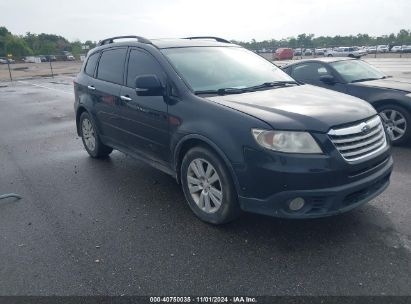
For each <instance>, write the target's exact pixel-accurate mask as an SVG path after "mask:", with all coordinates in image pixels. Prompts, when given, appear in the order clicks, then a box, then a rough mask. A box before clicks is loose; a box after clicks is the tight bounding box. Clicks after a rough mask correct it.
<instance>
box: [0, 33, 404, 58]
mask: <svg viewBox="0 0 411 304" xmlns="http://www.w3.org/2000/svg"><path fill="white" fill-rule="evenodd" d="M232 42H234V43H237V44H239V45H242V46H244V47H246V48H248V49H251V50H261V49H272V50H273V49H276V48H278V47H290V48H325V47H335V46H354V45H355V46H374V45H380V44H384V45H411V30H405V29H402V30H400V31H399V32H398V33H397V34H394V33H392V34H389V35H382V36H378V37H373V36H370V35H368V34H357V35H355V36H354V35H349V36H340V35H337V36H334V37H331V36H319V37H315V36H314V34H300V35H298V36H297V37H288V38H284V39H281V40H276V39H270V40H264V41H256V40H255V39H252V40H251V41H249V42H244V41H237V40H232ZM83 45H87V46H88V47H89V48H93V47H94V46H95V45H96V42H93V41H91V40H87V41H85V42H84V43H82V42H81V41H79V40H77V41H73V42H69V41H68V40H67V39H66V38H64V37H62V36H59V35H53V34H45V33H41V34H33V33H30V32H28V33H26V34H25V35H13V34H12V33H11V32H10V31H9V30H8V29H7V28H6V27H4V26H0V56H1V57H5V56H7V54H12V55H13V57H16V58H17V57H22V56H29V55H60V54H61V53H62V52H63V51H68V52H71V53H72V54H74V55H78V54H83V53H85V52H86V51H85V50H83V49H82V46H83Z"/></svg>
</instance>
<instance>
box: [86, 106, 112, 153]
mask: <svg viewBox="0 0 411 304" xmlns="http://www.w3.org/2000/svg"><path fill="white" fill-rule="evenodd" d="M79 122H80V135H81V139H82V140H83V145H84V148H86V151H87V152H88V154H89V155H90V156H91V157H93V158H103V157H107V156H108V155H109V154H110V153H111V152H112V151H113V149H112V148H111V147H108V146H106V145H105V144H103V143H102V142H101V140H100V137H99V135H98V133H97V129H96V127H95V125H94V123H93V121H92V119H91V117H90V115H89V114H88V113H87V112H83V113H82V114H81V116H80V121H79Z"/></svg>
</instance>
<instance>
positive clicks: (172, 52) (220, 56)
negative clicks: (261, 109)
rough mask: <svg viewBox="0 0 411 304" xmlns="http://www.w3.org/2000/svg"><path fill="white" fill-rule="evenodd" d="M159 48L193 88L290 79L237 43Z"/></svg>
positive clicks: (254, 84) (217, 87)
mask: <svg viewBox="0 0 411 304" xmlns="http://www.w3.org/2000/svg"><path fill="white" fill-rule="evenodd" d="M162 52H163V53H164V54H165V55H166V56H167V58H168V59H169V60H170V62H171V64H172V65H173V66H174V68H175V69H176V70H177V72H178V73H179V74H180V76H181V77H183V78H184V80H185V81H186V82H187V83H188V84H189V85H190V86H191V88H192V89H193V90H194V91H195V92H201V91H212V90H215V91H217V90H220V89H222V88H238V89H242V88H249V87H253V86H258V85H261V84H263V83H269V82H282V81H284V82H287V81H294V80H293V79H292V78H291V77H290V76H288V75H287V74H286V73H284V72H283V71H282V70H281V69H279V68H277V67H276V66H275V65H273V64H271V63H270V62H268V61H267V60H265V59H263V58H262V57H260V56H258V55H256V54H254V53H253V52H250V51H247V50H246V49H243V48H239V47H190V48H170V49H163V50H162Z"/></svg>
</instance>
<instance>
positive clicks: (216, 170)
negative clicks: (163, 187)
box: [181, 147, 240, 224]
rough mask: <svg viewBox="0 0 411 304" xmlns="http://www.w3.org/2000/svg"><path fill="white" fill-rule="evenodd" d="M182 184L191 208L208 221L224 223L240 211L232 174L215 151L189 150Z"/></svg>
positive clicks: (182, 166)
mask: <svg viewBox="0 0 411 304" xmlns="http://www.w3.org/2000/svg"><path fill="white" fill-rule="evenodd" d="M181 184H182V187H183V191H184V195H185V197H186V199H187V202H188V204H189V206H190V208H191V210H192V211H193V212H194V213H195V215H197V216H198V217H199V218H200V219H201V220H203V221H204V222H208V223H211V224H224V223H227V222H230V221H232V220H234V219H235V218H236V217H238V216H239V214H240V208H239V205H238V196H237V193H236V189H235V186H234V183H233V181H232V178H231V175H230V173H229V171H228V169H227V167H226V166H225V164H224V163H223V161H222V160H221V159H220V157H218V156H217V155H216V154H215V153H214V152H213V151H211V150H209V149H207V148H205V147H194V148H192V149H191V150H189V151H188V152H187V153H186V155H185V156H184V158H183V161H182V164H181Z"/></svg>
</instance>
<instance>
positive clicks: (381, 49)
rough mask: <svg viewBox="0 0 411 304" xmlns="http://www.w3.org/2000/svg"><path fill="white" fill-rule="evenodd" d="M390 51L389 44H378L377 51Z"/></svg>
mask: <svg viewBox="0 0 411 304" xmlns="http://www.w3.org/2000/svg"><path fill="white" fill-rule="evenodd" d="M388 51H389V48H388V45H379V46H377V53H387V52H388Z"/></svg>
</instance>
